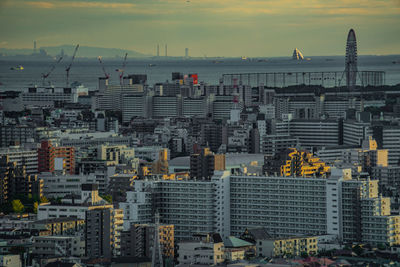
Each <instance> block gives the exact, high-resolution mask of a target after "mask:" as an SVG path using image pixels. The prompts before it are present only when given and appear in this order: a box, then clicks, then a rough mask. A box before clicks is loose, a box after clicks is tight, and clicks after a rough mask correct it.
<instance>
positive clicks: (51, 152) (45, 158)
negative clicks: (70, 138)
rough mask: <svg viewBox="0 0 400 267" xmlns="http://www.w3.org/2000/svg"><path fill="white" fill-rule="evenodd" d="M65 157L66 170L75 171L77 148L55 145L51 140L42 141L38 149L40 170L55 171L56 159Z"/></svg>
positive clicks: (68, 171)
mask: <svg viewBox="0 0 400 267" xmlns="http://www.w3.org/2000/svg"><path fill="white" fill-rule="evenodd" d="M56 158H63V159H64V171H65V172H66V173H68V174H74V173H75V148H74V147H58V146H53V145H52V144H51V141H50V140H48V141H42V143H41V145H40V148H39V149H38V171H39V172H54V160H55V159H56Z"/></svg>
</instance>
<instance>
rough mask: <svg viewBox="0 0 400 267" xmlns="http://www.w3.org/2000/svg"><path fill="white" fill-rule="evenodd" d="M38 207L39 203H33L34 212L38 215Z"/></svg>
mask: <svg viewBox="0 0 400 267" xmlns="http://www.w3.org/2000/svg"><path fill="white" fill-rule="evenodd" d="M38 207H39V203H38V202H35V203H33V212H34V213H37V211H38Z"/></svg>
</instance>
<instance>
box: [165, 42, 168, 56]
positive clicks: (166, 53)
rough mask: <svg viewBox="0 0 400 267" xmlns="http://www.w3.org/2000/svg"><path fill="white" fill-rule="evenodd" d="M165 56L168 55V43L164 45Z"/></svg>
mask: <svg viewBox="0 0 400 267" xmlns="http://www.w3.org/2000/svg"><path fill="white" fill-rule="evenodd" d="M165 56H166V57H168V45H165Z"/></svg>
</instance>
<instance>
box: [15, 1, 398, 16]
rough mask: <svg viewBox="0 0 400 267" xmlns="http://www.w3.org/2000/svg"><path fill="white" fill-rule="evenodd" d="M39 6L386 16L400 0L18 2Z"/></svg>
mask: <svg viewBox="0 0 400 267" xmlns="http://www.w3.org/2000/svg"><path fill="white" fill-rule="evenodd" d="M15 2H17V3H18V2H19V3H26V4H28V5H29V6H31V7H34V8H39V9H54V8H64V9H65V8H80V9H105V10H107V11H113V12H118V13H121V14H142V15H173V14H180V15H185V14H192V15H206V16H209V15H213V14H214V15H217V16H221V15H223V16H224V17H233V16H239V17H251V16H257V15H283V16H285V15H330V16H335V15H361V16H363V15H387V14H400V0H386V1H382V0H371V1H365V0H335V1H326V0H307V1H293V0H246V1H243V0H219V1H215V0H190V2H186V0H147V1H144V0H136V1H124V0H116V1H112V2H111V1H104V0H94V1H88V0H80V1H79V0H77V1H66V0H54V1H33V0H24V1H22V0H20V1H15Z"/></svg>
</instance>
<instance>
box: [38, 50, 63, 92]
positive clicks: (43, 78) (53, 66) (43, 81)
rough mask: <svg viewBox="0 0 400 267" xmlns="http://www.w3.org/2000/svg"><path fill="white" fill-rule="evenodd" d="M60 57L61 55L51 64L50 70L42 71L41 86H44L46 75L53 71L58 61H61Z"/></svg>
mask: <svg viewBox="0 0 400 267" xmlns="http://www.w3.org/2000/svg"><path fill="white" fill-rule="evenodd" d="M62 59H63V57H62V56H61V57H59V58H58V60H57V61H56V62H55V63H54V64H53V65H51V67H50V70H49V71H48V72H47V73H42V84H43V86H45V81H46V79H47V77H49V76H50V74H51V73H52V72H53V71H54V69H55V68H56V66H57V65H58V63H60V62H61V60H62Z"/></svg>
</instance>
